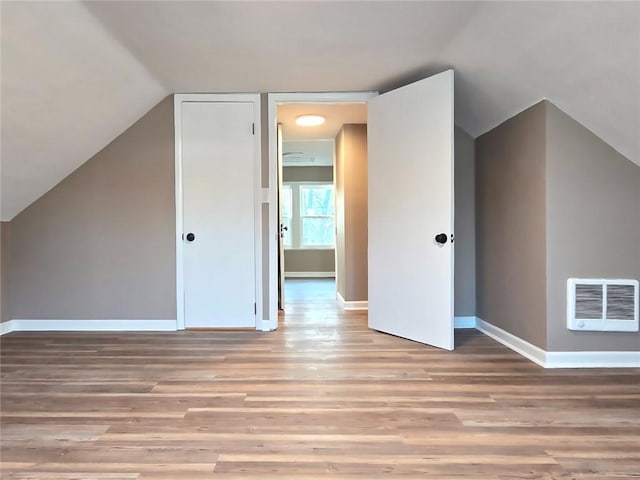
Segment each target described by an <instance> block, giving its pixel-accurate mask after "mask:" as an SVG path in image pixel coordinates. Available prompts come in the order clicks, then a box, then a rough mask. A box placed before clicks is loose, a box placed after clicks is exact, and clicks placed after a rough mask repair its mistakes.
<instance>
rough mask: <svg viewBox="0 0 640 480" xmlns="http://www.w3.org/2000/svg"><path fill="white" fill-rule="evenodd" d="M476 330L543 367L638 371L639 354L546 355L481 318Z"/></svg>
mask: <svg viewBox="0 0 640 480" xmlns="http://www.w3.org/2000/svg"><path fill="white" fill-rule="evenodd" d="M476 328H477V329H478V330H480V331H481V332H482V333H484V334H485V335H487V336H489V337H491V338H493V339H494V340H496V341H498V342H500V343H501V344H503V345H504V346H506V347H508V348H510V349H511V350H513V351H514V352H517V353H519V354H520V355H522V356H523V357H526V358H528V359H529V360H531V361H532V362H535V363H537V364H538V365H540V366H541V367H544V368H626V367H633V368H640V352H607V351H594V352H586V351H581V352H547V351H546V350H543V349H541V348H539V347H536V346H535V345H533V344H531V343H529V342H527V341H525V340H522V339H521V338H519V337H516V336H515V335H512V334H511V333H509V332H507V331H505V330H502V329H501V328H499V327H496V326H495V325H492V324H490V323H488V322H485V321H484V320H482V319H480V318H478V319H477V325H476Z"/></svg>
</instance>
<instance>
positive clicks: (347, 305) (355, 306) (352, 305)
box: [336, 292, 369, 310]
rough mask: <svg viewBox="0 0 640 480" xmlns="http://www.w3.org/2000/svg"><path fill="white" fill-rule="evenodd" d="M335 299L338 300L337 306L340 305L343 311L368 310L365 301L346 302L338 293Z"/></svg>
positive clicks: (367, 303)
mask: <svg viewBox="0 0 640 480" xmlns="http://www.w3.org/2000/svg"><path fill="white" fill-rule="evenodd" d="M336 299H337V300H338V305H340V306H341V307H342V308H343V309H345V310H369V302H368V301H367V300H356V301H353V300H352V301H348V302H347V301H346V300H345V299H344V298H343V297H342V295H340V292H336Z"/></svg>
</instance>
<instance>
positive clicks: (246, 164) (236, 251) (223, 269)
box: [181, 101, 256, 328]
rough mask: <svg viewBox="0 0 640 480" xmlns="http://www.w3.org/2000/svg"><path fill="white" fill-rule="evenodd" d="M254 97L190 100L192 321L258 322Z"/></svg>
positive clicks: (188, 284)
mask: <svg viewBox="0 0 640 480" xmlns="http://www.w3.org/2000/svg"><path fill="white" fill-rule="evenodd" d="M253 108H254V107H253V103H250V102H204V101H203V102H199V101H197V102H183V103H182V107H181V109H182V111H181V118H182V125H181V128H182V139H181V156H182V179H183V227H184V235H183V242H184V303H185V304H184V312H185V327H186V328H190V327H191V328H194V327H200V328H206V327H209V328H221V327H224V328H238V327H255V325H256V316H255V312H254V303H255V285H256V265H255V248H254V247H255V230H254V226H255V223H254V218H255V207H254V206H255V201H254V185H255V183H254V175H255V160H254V143H253V142H254V140H253V134H252V123H253V118H254V116H253Z"/></svg>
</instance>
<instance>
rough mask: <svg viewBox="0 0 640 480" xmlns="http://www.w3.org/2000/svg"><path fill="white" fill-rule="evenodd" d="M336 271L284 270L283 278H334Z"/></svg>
mask: <svg viewBox="0 0 640 480" xmlns="http://www.w3.org/2000/svg"><path fill="white" fill-rule="evenodd" d="M335 276H336V272H284V277H285V278H335Z"/></svg>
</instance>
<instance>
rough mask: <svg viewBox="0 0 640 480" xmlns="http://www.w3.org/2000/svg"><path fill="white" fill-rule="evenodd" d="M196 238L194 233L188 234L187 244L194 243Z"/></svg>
mask: <svg viewBox="0 0 640 480" xmlns="http://www.w3.org/2000/svg"><path fill="white" fill-rule="evenodd" d="M195 239H196V236H195V235H194V234H193V233H187V242H193V241H194V240H195Z"/></svg>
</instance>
